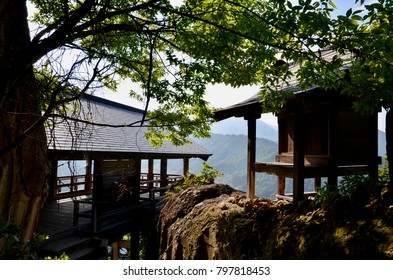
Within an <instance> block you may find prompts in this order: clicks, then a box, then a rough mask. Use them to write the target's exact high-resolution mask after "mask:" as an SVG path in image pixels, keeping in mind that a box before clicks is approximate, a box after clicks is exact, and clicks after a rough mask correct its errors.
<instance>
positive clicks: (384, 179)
mask: <svg viewBox="0 0 393 280" xmlns="http://www.w3.org/2000/svg"><path fill="white" fill-rule="evenodd" d="M385 160H387V159H386V158H385ZM378 179H379V183H380V184H381V185H382V186H388V185H389V184H390V176H389V165H387V164H384V165H383V166H382V167H381V168H379V170H378Z"/></svg>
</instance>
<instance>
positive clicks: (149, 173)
mask: <svg viewBox="0 0 393 280" xmlns="http://www.w3.org/2000/svg"><path fill="white" fill-rule="evenodd" d="M153 179H154V159H152V158H149V161H148V168H147V180H148V181H152V180H153ZM153 187H154V185H153V183H148V184H147V188H148V189H152V188H153Z"/></svg>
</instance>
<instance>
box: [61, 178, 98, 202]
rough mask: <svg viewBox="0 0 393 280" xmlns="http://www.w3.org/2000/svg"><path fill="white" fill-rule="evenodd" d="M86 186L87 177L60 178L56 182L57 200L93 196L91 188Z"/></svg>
mask: <svg viewBox="0 0 393 280" xmlns="http://www.w3.org/2000/svg"><path fill="white" fill-rule="evenodd" d="M88 185H89V184H87V185H86V175H71V176H60V177H57V180H56V189H57V194H56V198H57V199H64V198H72V197H76V196H81V195H87V194H91V187H89V186H88Z"/></svg>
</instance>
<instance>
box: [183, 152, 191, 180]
mask: <svg viewBox="0 0 393 280" xmlns="http://www.w3.org/2000/svg"><path fill="white" fill-rule="evenodd" d="M189 170H190V158H189V157H184V158H183V175H184V176H186V175H187V173H188V171H189Z"/></svg>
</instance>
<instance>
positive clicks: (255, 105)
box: [214, 49, 350, 121]
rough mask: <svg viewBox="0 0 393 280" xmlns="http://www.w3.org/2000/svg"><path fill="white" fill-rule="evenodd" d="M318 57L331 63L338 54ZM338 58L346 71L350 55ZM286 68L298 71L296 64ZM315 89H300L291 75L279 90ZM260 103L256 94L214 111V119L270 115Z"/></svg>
mask: <svg viewBox="0 0 393 280" xmlns="http://www.w3.org/2000/svg"><path fill="white" fill-rule="evenodd" d="M318 55H320V56H321V59H323V60H325V61H332V60H333V58H334V57H335V56H337V55H338V54H337V52H336V51H334V50H331V49H326V50H321V51H319V52H318ZM340 57H341V58H342V59H345V60H346V63H344V65H343V68H342V70H343V69H346V68H347V67H348V66H349V64H350V62H349V60H348V59H349V58H350V54H345V55H340ZM288 67H289V69H290V71H291V72H292V73H296V72H297V71H298V70H299V65H298V64H294V63H291V64H289V65H288ZM317 88H318V87H317V86H310V87H309V88H307V89H306V90H304V89H302V88H300V87H299V81H298V79H297V77H296V75H293V77H292V78H291V79H289V80H288V81H287V84H286V85H285V87H282V88H281V90H282V91H283V92H289V91H290V92H292V93H293V94H303V93H308V92H312V91H313V90H315V89H317ZM261 102H262V101H261V95H260V94H258V93H257V94H255V95H253V96H252V97H250V98H249V99H247V100H244V101H242V102H240V103H237V104H234V105H231V106H229V107H226V108H223V109H220V110H217V111H215V112H214V118H215V119H216V120H217V121H221V120H224V119H227V118H231V117H246V116H247V115H248V114H253V113H254V112H256V113H257V114H260V113H271V111H269V109H265V110H266V111H262V106H261ZM265 107H266V106H265ZM258 111H259V112H258Z"/></svg>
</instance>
